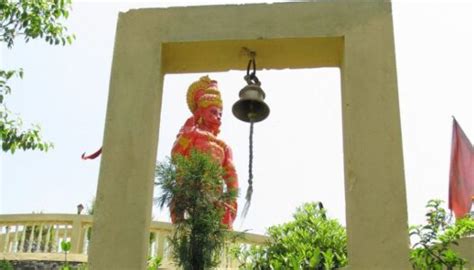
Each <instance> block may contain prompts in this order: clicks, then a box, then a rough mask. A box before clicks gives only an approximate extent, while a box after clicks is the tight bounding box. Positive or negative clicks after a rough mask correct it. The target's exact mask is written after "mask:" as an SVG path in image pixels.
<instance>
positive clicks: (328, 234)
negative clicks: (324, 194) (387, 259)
mask: <svg viewBox="0 0 474 270" xmlns="http://www.w3.org/2000/svg"><path fill="white" fill-rule="evenodd" d="M293 217H294V220H293V221H291V222H288V223H285V224H283V225H277V226H272V227H270V228H269V229H268V234H269V236H270V241H269V242H268V243H267V245H263V246H251V247H241V248H239V249H238V250H237V251H235V255H236V257H237V258H238V259H239V261H240V262H241V265H240V267H241V268H243V269H260V270H266V269H318V270H319V269H335V268H340V267H343V266H345V265H347V235H346V230H345V229H344V227H342V225H341V224H339V223H338V221H337V220H334V219H328V218H327V217H326V210H325V209H324V208H323V207H322V204H321V203H306V204H304V205H302V206H301V207H299V208H298V209H297V210H296V213H295V214H294V215H293Z"/></svg>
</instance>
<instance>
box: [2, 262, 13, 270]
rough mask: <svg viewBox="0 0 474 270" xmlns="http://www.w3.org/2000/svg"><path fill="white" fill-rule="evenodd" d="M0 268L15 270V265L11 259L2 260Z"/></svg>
mask: <svg viewBox="0 0 474 270" xmlns="http://www.w3.org/2000/svg"><path fill="white" fill-rule="evenodd" d="M0 270H13V265H12V264H11V263H10V262H9V261H6V260H1V261H0Z"/></svg>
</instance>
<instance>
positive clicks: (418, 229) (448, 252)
mask: <svg viewBox="0 0 474 270" xmlns="http://www.w3.org/2000/svg"><path fill="white" fill-rule="evenodd" d="M441 204H442V201H441V200H430V201H429V202H428V204H427V205H426V207H427V209H428V212H427V213H426V217H427V224H426V225H417V226H411V227H410V237H414V238H416V239H417V242H416V243H415V244H414V245H413V249H412V250H411V253H410V262H411V264H412V267H413V269H417V270H437V269H448V270H451V269H455V268H456V267H459V269H463V266H464V265H465V264H466V263H467V262H466V260H465V259H463V258H461V257H460V256H459V255H458V254H457V253H456V252H455V251H454V250H453V249H452V246H453V245H457V244H458V242H457V241H458V240H459V239H461V238H462V237H463V236H466V235H469V234H472V233H474V220H473V219H471V218H470V217H466V218H464V219H460V220H457V221H456V223H454V224H449V223H448V215H447V213H446V210H445V209H443V208H442V207H441Z"/></svg>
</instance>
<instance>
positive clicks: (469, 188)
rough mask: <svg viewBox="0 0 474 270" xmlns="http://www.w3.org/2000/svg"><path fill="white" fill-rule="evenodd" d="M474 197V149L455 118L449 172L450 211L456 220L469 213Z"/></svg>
mask: <svg viewBox="0 0 474 270" xmlns="http://www.w3.org/2000/svg"><path fill="white" fill-rule="evenodd" d="M473 196H474V147H473V146H472V144H471V142H470V141H469V139H468V138H467V136H466V134H464V132H463V131H462V129H461V127H460V126H459V124H458V122H457V121H456V119H454V118H453V139H452V145H451V169H450V172H449V209H451V210H452V211H453V212H454V215H455V216H456V218H462V217H464V216H465V215H467V214H468V213H469V210H470V209H471V205H472V197H473Z"/></svg>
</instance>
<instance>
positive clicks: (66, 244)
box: [61, 240, 71, 270]
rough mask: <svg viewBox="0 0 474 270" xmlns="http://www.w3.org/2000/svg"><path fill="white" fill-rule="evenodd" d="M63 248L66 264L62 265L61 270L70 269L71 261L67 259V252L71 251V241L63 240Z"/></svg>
mask: <svg viewBox="0 0 474 270" xmlns="http://www.w3.org/2000/svg"><path fill="white" fill-rule="evenodd" d="M61 250H62V251H63V252H64V265H63V266H62V267H61V270H70V269H71V267H70V266H69V262H68V260H67V254H68V253H69V251H71V242H69V241H64V240H63V241H61Z"/></svg>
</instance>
